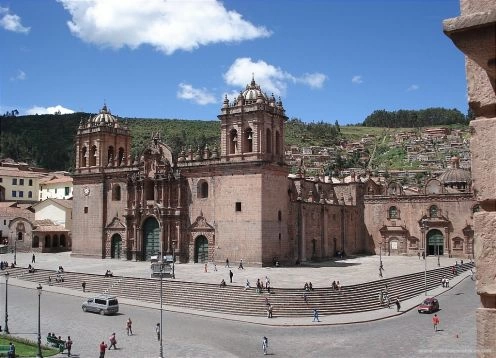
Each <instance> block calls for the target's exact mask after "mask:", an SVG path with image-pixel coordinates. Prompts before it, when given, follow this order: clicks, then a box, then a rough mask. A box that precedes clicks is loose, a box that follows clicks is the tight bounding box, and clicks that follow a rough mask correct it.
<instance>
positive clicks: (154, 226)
mask: <svg viewBox="0 0 496 358" xmlns="http://www.w3.org/2000/svg"><path fill="white" fill-rule="evenodd" d="M142 227H143V258H144V259H145V260H150V258H151V257H152V256H154V255H157V254H159V252H160V225H159V224H158V221H157V219H155V218H154V217H149V218H148V219H146V220H145V222H144V223H143V226H142Z"/></svg>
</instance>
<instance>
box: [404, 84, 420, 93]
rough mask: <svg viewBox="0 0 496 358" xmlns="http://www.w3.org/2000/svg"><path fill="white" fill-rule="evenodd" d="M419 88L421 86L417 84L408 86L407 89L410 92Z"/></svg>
mask: <svg viewBox="0 0 496 358" xmlns="http://www.w3.org/2000/svg"><path fill="white" fill-rule="evenodd" d="M419 88H420V87H419V86H417V85H411V86H410V87H408V88H407V89H406V90H407V91H408V92H410V91H416V90H418V89H419Z"/></svg>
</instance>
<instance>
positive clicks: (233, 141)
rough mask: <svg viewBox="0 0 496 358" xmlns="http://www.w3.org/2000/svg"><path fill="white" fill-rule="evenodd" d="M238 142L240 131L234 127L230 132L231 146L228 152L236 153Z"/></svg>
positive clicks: (228, 144)
mask: <svg viewBox="0 0 496 358" xmlns="http://www.w3.org/2000/svg"><path fill="white" fill-rule="evenodd" d="M237 143H238V131H236V129H232V130H231V132H229V143H227V146H228V148H229V153H228V154H236V147H237Z"/></svg>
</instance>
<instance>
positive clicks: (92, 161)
mask: <svg viewBox="0 0 496 358" xmlns="http://www.w3.org/2000/svg"><path fill="white" fill-rule="evenodd" d="M96 155H97V154H96V145H94V146H92V147H91V150H90V167H94V166H96Z"/></svg>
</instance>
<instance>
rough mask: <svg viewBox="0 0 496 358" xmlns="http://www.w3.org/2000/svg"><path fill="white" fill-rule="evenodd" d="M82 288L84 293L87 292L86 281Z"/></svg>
mask: <svg viewBox="0 0 496 358" xmlns="http://www.w3.org/2000/svg"><path fill="white" fill-rule="evenodd" d="M81 287H82V288H83V292H86V281H83V282H81Z"/></svg>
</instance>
